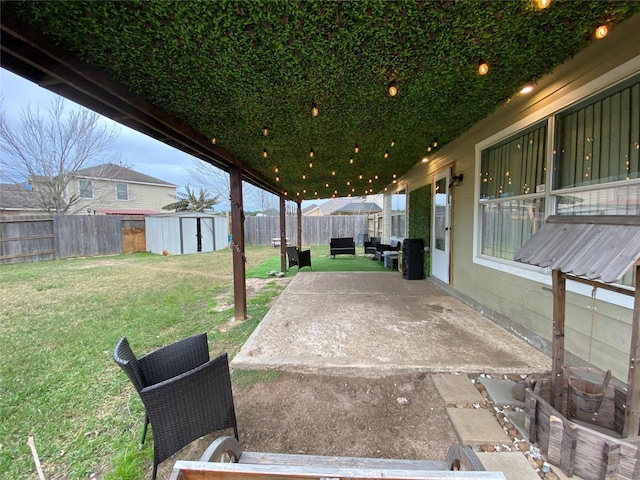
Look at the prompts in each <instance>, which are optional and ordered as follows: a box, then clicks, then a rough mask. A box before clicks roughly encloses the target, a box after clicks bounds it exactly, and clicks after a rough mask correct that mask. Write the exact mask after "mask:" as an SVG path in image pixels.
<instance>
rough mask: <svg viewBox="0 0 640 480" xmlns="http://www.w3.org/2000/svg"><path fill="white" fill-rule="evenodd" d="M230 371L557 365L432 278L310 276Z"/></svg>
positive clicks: (365, 372) (286, 295) (291, 290)
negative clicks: (444, 289) (437, 284)
mask: <svg viewBox="0 0 640 480" xmlns="http://www.w3.org/2000/svg"><path fill="white" fill-rule="evenodd" d="M231 365H232V367H233V368H238V369H278V370H285V371H291V372H303V373H322V374H332V375H336V374H337V375H359V376H384V375H389V374H400V373H415V372H430V373H435V372H460V373H481V372H491V373H532V372H543V371H546V370H549V369H550V367H551V360H550V358H549V357H548V356H546V355H544V354H542V353H541V352H539V351H538V350H536V349H535V348H534V347H533V346H531V345H529V344H528V343H527V342H525V341H524V340H522V339H520V338H518V337H516V336H515V335H513V334H512V333H510V332H508V331H506V330H505V329H503V328H502V327H499V326H498V325H496V324H495V323H494V322H493V321H491V320H489V319H488V318H487V317H485V316H483V315H482V314H481V313H479V312H478V311H477V310H474V309H473V308H471V307H469V306H467V305H465V304H464V303H462V302H461V301H460V300H458V299H456V298H454V297H452V296H451V295H449V294H447V293H445V292H444V291H442V290H440V289H439V288H437V287H436V286H435V285H434V284H433V283H431V282H429V281H406V280H402V277H401V275H394V274H389V273H373V272H366V273H365V272H344V273H338V272H331V273H313V272H305V273H303V274H298V275H296V276H295V277H294V278H293V280H292V281H291V283H290V284H289V285H288V287H287V288H286V289H285V291H284V292H282V294H281V295H280V296H279V297H278V299H277V300H276V301H275V303H274V304H273V306H272V307H271V309H270V311H269V313H268V314H267V315H266V316H265V318H264V319H263V321H262V322H261V323H260V325H259V326H258V328H257V329H256V330H255V332H254V333H253V335H252V336H251V338H250V339H249V340H248V341H247V342H246V343H245V345H244V347H243V348H242V350H241V351H240V353H239V354H238V355H236V357H235V358H234V360H233V361H232V364H231Z"/></svg>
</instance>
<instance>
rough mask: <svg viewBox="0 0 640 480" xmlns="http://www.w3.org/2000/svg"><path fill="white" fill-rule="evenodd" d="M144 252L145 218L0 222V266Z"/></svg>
mask: <svg viewBox="0 0 640 480" xmlns="http://www.w3.org/2000/svg"><path fill="white" fill-rule="evenodd" d="M145 250H146V245H145V229H144V218H140V217H139V216H120V215H91V216H89V215H82V216H80V215H54V216H52V217H51V216H42V217H33V216H31V217H3V218H0V264H8V263H20V262H36V261H39V260H52V259H54V258H70V257H91V256H97V255H112V254H117V253H133V252H144V251H145Z"/></svg>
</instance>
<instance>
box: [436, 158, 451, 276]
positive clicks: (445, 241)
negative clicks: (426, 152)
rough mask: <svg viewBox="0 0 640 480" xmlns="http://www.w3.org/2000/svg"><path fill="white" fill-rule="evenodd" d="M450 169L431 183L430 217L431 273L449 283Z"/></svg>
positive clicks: (441, 173)
mask: <svg viewBox="0 0 640 480" xmlns="http://www.w3.org/2000/svg"><path fill="white" fill-rule="evenodd" d="M450 182H451V169H450V168H447V169H445V170H443V171H441V172H440V173H438V174H437V175H436V176H435V178H434V183H433V199H432V200H433V201H432V202H431V203H432V205H433V212H432V215H431V218H432V219H433V224H432V225H431V273H432V274H433V276H434V277H436V278H439V279H440V280H442V281H443V282H444V283H449V243H450V236H451V235H450V234H451V195H450V194H449V183H450Z"/></svg>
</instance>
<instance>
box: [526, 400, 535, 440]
mask: <svg viewBox="0 0 640 480" xmlns="http://www.w3.org/2000/svg"><path fill="white" fill-rule="evenodd" d="M527 403H528V406H529V415H528V416H527V417H526V418H525V423H526V424H527V427H528V428H527V432H528V434H529V443H536V442H537V441H538V437H537V433H538V425H537V424H536V413H537V410H538V400H536V398H535V397H534V396H533V395H527Z"/></svg>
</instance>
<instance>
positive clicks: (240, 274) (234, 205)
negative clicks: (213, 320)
mask: <svg viewBox="0 0 640 480" xmlns="http://www.w3.org/2000/svg"><path fill="white" fill-rule="evenodd" d="M229 183H230V190H231V195H230V196H231V250H232V255H233V300H234V306H235V319H236V321H244V320H245V319H246V318H247V283H246V278H245V262H246V257H245V254H244V207H243V201H242V170H241V169H240V168H235V167H233V168H231V169H230V170H229Z"/></svg>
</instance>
